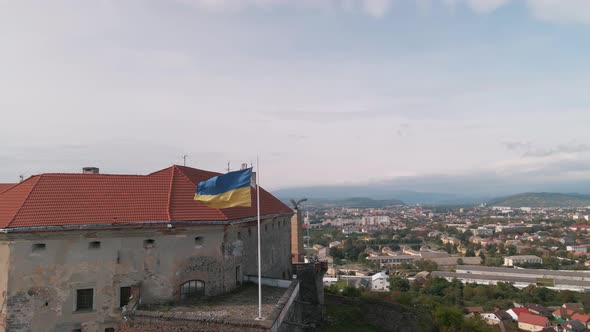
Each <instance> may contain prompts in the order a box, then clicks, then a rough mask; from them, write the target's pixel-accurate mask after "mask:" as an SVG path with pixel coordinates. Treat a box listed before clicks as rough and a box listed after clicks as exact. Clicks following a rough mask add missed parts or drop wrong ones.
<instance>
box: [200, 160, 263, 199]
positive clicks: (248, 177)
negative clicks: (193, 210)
mask: <svg viewBox="0 0 590 332" xmlns="http://www.w3.org/2000/svg"><path fill="white" fill-rule="evenodd" d="M251 181H252V168H246V169H243V170H240V171H235V172H229V173H226V174H224V175H219V176H215V177H212V178H210V179H209V180H206V181H202V182H199V185H198V186H197V192H196V193H195V201H200V202H203V203H205V204H206V205H207V206H210V207H214V208H218V209H225V208H230V207H234V206H247V207H250V206H251V205H252V202H251V199H250V186H251V184H250V183H251Z"/></svg>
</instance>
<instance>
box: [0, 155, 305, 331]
mask: <svg viewBox="0 0 590 332" xmlns="http://www.w3.org/2000/svg"><path fill="white" fill-rule="evenodd" d="M215 175H218V173H214V172H208V171H204V170H198V169H193V168H189V167H183V166H172V167H169V168H166V169H163V170H160V171H157V172H154V173H151V174H149V175H103V174H98V170H96V171H95V172H92V173H91V174H42V175H37V176H33V177H30V178H28V179H27V180H25V181H23V182H21V183H19V184H17V185H14V186H11V187H10V188H8V189H7V190H5V191H3V192H2V193H0V294H1V296H2V297H3V298H2V299H1V300H2V303H4V306H3V307H2V309H1V312H0V320H1V321H0V331H4V329H5V330H6V331H11V332H13V331H76V330H80V329H81V328H82V326H84V329H85V330H89V331H90V330H95V331H101V332H102V331H114V330H115V329H118V324H119V323H120V322H121V321H122V309H121V307H124V306H126V305H127V303H128V301H129V299H130V297H131V296H132V295H133V294H135V295H136V296H137V295H138V294H141V303H142V304H143V305H149V304H154V305H155V304H160V303H182V302H185V301H192V300H194V299H198V298H201V297H211V296H216V295H221V294H225V293H228V292H230V291H233V290H235V289H237V288H238V287H239V285H240V284H241V283H242V282H243V281H244V280H245V279H246V278H247V277H248V276H253V275H257V274H258V272H257V266H258V265H257V233H258V229H257V226H256V225H257V217H256V216H257V212H256V204H253V205H252V207H235V208H229V209H216V208H210V207H207V206H206V205H204V204H203V203H201V202H195V201H194V200H193V196H194V192H195V188H196V185H197V183H198V182H200V181H202V180H206V179H208V178H210V177H212V176H215ZM255 192H256V191H255V190H252V199H253V201H255V198H256V197H255ZM260 201H261V204H260V207H261V214H262V216H261V229H260V233H261V237H262V241H261V243H262V250H261V253H262V262H263V264H262V275H263V276H264V277H265V278H274V279H284V280H285V281H286V282H288V281H289V280H288V279H290V276H291V275H292V272H293V271H292V265H291V232H290V230H291V217H292V215H293V211H292V210H291V208H289V207H288V206H286V205H284V204H283V203H281V202H280V201H279V200H278V199H276V198H275V197H273V196H272V195H271V194H270V193H268V192H266V191H265V190H263V189H261V190H260Z"/></svg>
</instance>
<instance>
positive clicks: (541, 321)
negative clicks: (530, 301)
mask: <svg viewBox="0 0 590 332" xmlns="http://www.w3.org/2000/svg"><path fill="white" fill-rule="evenodd" d="M518 323H523V324H531V325H535V326H547V324H549V319H547V317H543V316H539V315H533V314H529V313H526V312H525V313H522V314H520V315H519V316H518Z"/></svg>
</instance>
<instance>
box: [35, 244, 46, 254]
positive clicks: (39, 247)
mask: <svg viewBox="0 0 590 332" xmlns="http://www.w3.org/2000/svg"><path fill="white" fill-rule="evenodd" d="M46 247H47V246H46V245H45V243H35V244H33V252H39V251H43V250H45V248H46Z"/></svg>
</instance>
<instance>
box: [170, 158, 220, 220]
mask: <svg viewBox="0 0 590 332" xmlns="http://www.w3.org/2000/svg"><path fill="white" fill-rule="evenodd" d="M172 167H173V168H174V169H177V170H178V171H179V172H180V174H182V176H183V177H184V178H185V179H187V181H188V182H190V183H192V184H194V185H195V190H196V187H198V186H199V184H198V183H194V182H193V181H192V180H191V179H190V178H189V177H188V176H186V174H184V172H183V171H182V169H181V168H180V167H184V168H191V169H194V170H197V171H199V169H196V168H192V167H187V166H180V165H172ZM201 171H204V170H201ZM205 172H209V171H205ZM211 173H213V172H211ZM216 176H217V175H216ZM209 208H211V209H215V210H217V212H219V214H220V215H222V216H223V217H224V218H225V219H227V220H229V219H231V218H229V216H228V215H227V214H225V213H224V212H223V210H222V209H219V208H215V207H209Z"/></svg>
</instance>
